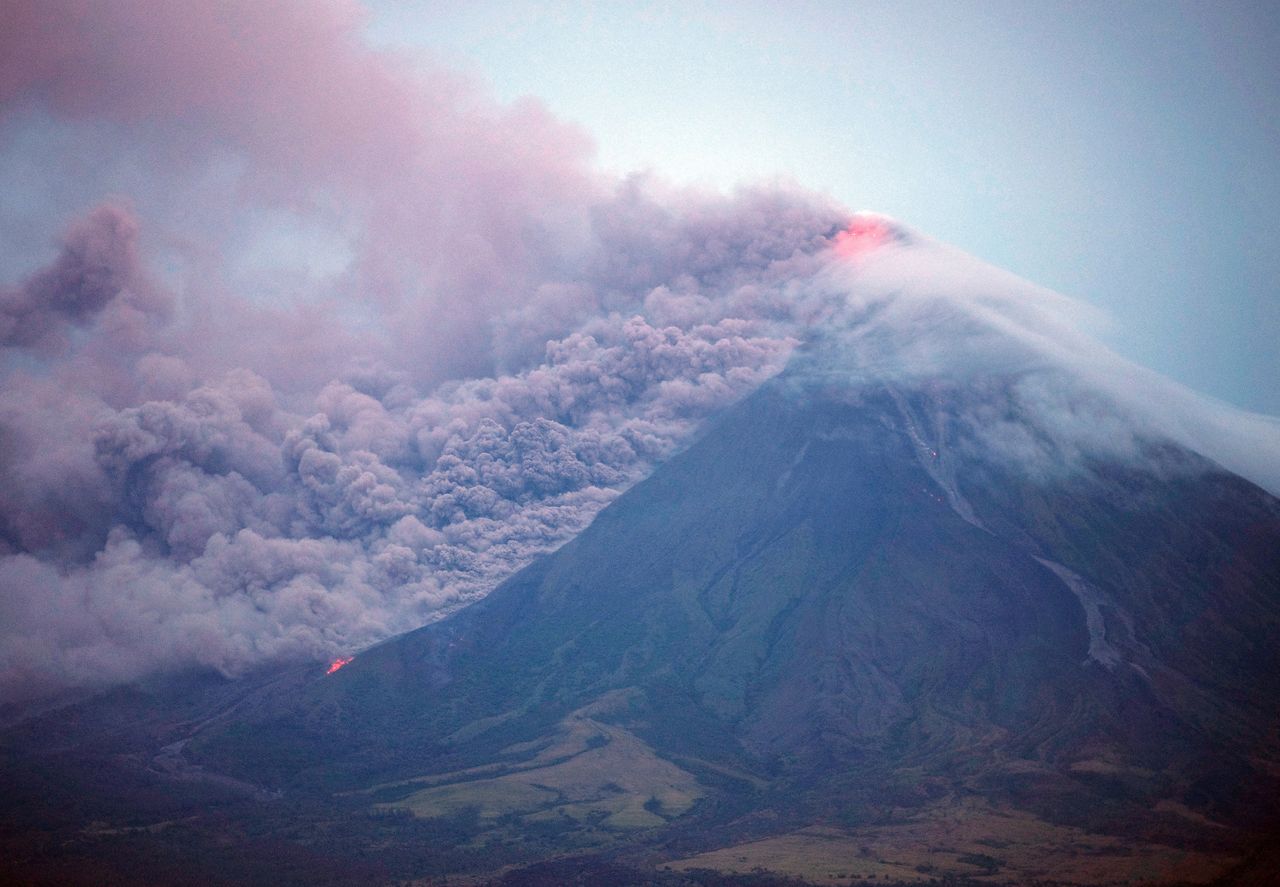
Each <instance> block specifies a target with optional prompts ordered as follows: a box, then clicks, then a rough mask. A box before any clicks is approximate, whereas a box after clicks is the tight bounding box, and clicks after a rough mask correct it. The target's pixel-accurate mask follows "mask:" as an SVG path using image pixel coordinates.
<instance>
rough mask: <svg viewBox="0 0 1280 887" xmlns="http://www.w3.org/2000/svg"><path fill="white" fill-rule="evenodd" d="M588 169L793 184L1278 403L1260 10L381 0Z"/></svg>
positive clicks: (394, 28)
mask: <svg viewBox="0 0 1280 887" xmlns="http://www.w3.org/2000/svg"><path fill="white" fill-rule="evenodd" d="M372 8H373V10H374V16H373V19H372V21H370V22H369V24H368V27H367V33H368V34H369V36H370V38H371V39H372V40H375V41H377V42H379V43H381V44H384V45H396V46H407V47H425V48H428V49H430V50H431V51H433V52H434V53H437V54H439V55H440V56H442V57H444V58H447V59H448V60H449V61H450V62H451V63H452V64H454V65H455V66H457V67H459V68H464V69H468V70H471V71H473V72H474V73H475V74H476V75H477V76H478V77H481V78H483V79H484V80H485V81H486V82H487V83H489V84H490V85H491V87H492V89H493V90H494V91H495V92H496V94H497V95H498V96H499V97H501V98H503V99H507V100H510V99H514V98H516V97H518V96H523V95H534V96H537V97H539V98H540V99H541V100H543V101H544V102H545V103H546V105H547V106H548V108H549V109H550V110H551V111H552V112H553V113H555V114H557V115H559V116H561V117H563V118H565V119H567V120H569V121H573V122H576V123H579V124H581V125H582V127H583V128H584V129H585V130H586V131H587V132H588V133H590V135H591V137H592V138H593V139H594V142H595V145H596V151H597V156H598V158H599V162H600V164H601V165H602V166H603V167H605V168H608V169H613V170H616V171H619V172H626V171H631V170H636V169H646V168H647V169H653V170H656V171H658V172H660V173H662V174H663V175H666V176H669V177H672V178H675V179H678V180H683V181H691V182H698V183H704V184H708V185H714V186H717V187H721V188H731V187H733V186H734V185H735V184H736V183H740V182H744V181H756V180H760V179H766V178H769V177H773V176H784V177H789V178H791V179H793V180H795V181H797V182H799V183H801V184H803V185H804V186H806V187H809V188H813V189H815V190H818V191H820V192H823V193H827V194H831V195H833V196H834V197H835V198H836V199H838V200H839V201H841V202H842V203H843V204H844V205H846V206H849V207H851V208H853V209H870V210H875V211H878V212H882V213H886V214H889V215H891V216H894V217H896V218H899V219H901V220H903V221H904V222H906V223H908V224H910V225H912V226H915V227H916V228H918V229H921V230H923V231H927V232H929V233H930V234H931V235H933V236H935V237H938V238H940V239H942V240H944V241H948V242H951V243H954V244H956V245H958V246H960V247H962V248H964V249H966V250H969V251H970V252H973V253H975V254H977V255H979V256H981V257H982V258H984V259H986V260H988V261H990V262H992V263H994V264H996V265H999V266H1001V267H1006V268H1009V269H1011V270H1013V271H1015V272H1016V273H1018V274H1020V275H1022V276H1024V277H1027V278H1028V279H1030V280H1033V281H1035V282H1037V283H1039V284H1042V285H1044V286H1047V287H1049V288H1052V289H1055V290H1058V291H1060V292H1063V293H1066V294H1068V295H1071V296H1074V297H1078V298H1081V299H1084V300H1086V301H1088V302H1090V303H1092V304H1094V305H1097V306H1099V307H1101V308H1104V309H1105V310H1106V311H1107V312H1108V313H1109V314H1110V316H1111V326H1110V328H1109V330H1107V331H1106V332H1105V335H1106V338H1107V339H1108V341H1109V342H1110V343H1111V344H1113V345H1114V346H1115V347H1117V348H1118V349H1119V350H1120V351H1121V352H1122V353H1123V354H1125V355H1127V356H1129V357H1131V358H1133V359H1134V360H1136V361H1138V362H1139V363H1142V364H1144V365H1147V366H1150V367H1152V368H1154V369H1156V370H1158V371H1160V372H1162V373H1165V374H1167V375H1170V376H1172V377H1173V378H1176V379H1178V380H1180V381H1182V382H1184V383H1186V384H1188V385H1190V386H1191V387H1193V388H1196V389H1197V390H1200V391H1203V392H1206V393H1208V394H1211V395H1213V396H1216V397H1219V398H1222V399H1224V400H1226V401H1228V402H1231V403H1234V404H1236V405H1239V406H1242V407H1245V408H1248V409H1252V410H1256V411H1262V412H1268V413H1271V414H1273V415H1274V414H1280V344H1278V343H1280V250H1276V249H1275V247H1274V245H1275V243H1276V242H1277V241H1278V240H1280V221H1278V218H1280V211H1278V210H1277V208H1278V207H1280V147H1278V146H1280V62H1277V59H1280V9H1278V8H1277V7H1276V5H1275V4H1273V3H1267V2H1256V3H1248V2H1220V3H1200V2H1175V0H1158V2H1125V3H1102V2H1072V3H1065V2H1064V3H1026V2H999V0H987V2H962V0H956V2H946V3H938V2H916V0H895V2H856V3H855V2H836V3H817V2H791V3H761V2H735V3H713V4H707V3H689V2H680V3H649V2H637V3H581V2H558V3H557V2H552V3H447V2H446V3H412V2H409V3H402V2H385V3H384V2H374V3H373V4H372Z"/></svg>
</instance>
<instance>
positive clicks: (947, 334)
mask: <svg viewBox="0 0 1280 887" xmlns="http://www.w3.org/2000/svg"><path fill="white" fill-rule="evenodd" d="M5 15H6V25H5V28H4V29H2V30H0V59H3V60H4V61H3V63H0V165H4V164H5V162H8V161H12V162H13V163H14V164H17V165H21V166H22V168H23V169H26V170H28V171H31V172H32V175H33V176H34V178H33V180H32V181H30V182H27V183H26V184H25V185H24V188H25V189H26V190H25V191H24V194H25V195H26V196H25V197H24V198H22V199H19V200H15V202H14V203H13V204H12V206H11V207H9V206H7V207H6V211H5V217H4V218H3V219H0V222H2V223H3V224H4V226H5V230H6V231H8V232H11V233H12V234H13V237H10V238H9V240H10V241H11V242H14V243H23V244H25V248H24V249H22V250H19V251H15V250H14V249H12V248H6V247H0V259H3V261H5V262H8V263H10V265H11V267H9V268H8V269H4V273H3V279H4V280H9V281H12V282H11V283H6V284H4V285H3V286H0V371H2V372H3V387H2V388H0V696H4V697H9V698H16V697H23V696H30V695H34V694H38V693H42V692H46V691H48V690H51V689H56V688H58V687H64V686H69V685H102V684H109V683H112V682H118V681H121V680H128V679H132V678H135V677H138V676H142V675H145V674H148V673H151V672H154V671H157V670H162V669H168V668H181V667H190V666H198V667H207V668H214V669H218V670H221V671H222V672H224V673H226V674H229V675H234V674H237V673H239V672H242V671H244V670H245V669H247V668H249V667H252V666H253V665H255V664H257V663H261V662H263V661H267V660H270V659H273V658H278V657H293V658H298V657H311V658H315V659H317V660H320V659H324V660H328V659H331V658H333V656H336V655H340V654H343V653H347V652H349V651H352V650H354V649H358V648H360V647H361V646H364V645H366V644H369V643H372V642H375V641H377V640H379V639H382V638H385V637H387V636H389V635H391V634H393V633H396V632H400V631H404V630H407V629H411V628H413V627H416V626H418V625H421V624H423V623H424V622H426V621H429V620H430V619H432V618H435V617H436V616H438V615H439V614H441V613H443V612H445V611H447V610H448V609H449V608H450V607H453V606H457V605H459V604H460V603H463V602H465V601H468V600H471V599H474V598H475V597H477V596H479V595H482V594H484V593H485V592H486V591H487V590H488V589H490V588H492V587H493V585H494V584H496V583H497V582H498V581H500V580H501V579H502V578H503V577H505V576H507V575H509V574H510V573H511V572H512V571H514V570H515V569H517V568H518V567H520V566H521V565H523V564H524V563H527V562H528V561H529V560H530V559H531V558H532V557H533V556H535V555H536V554H538V553H541V552H544V551H547V550H550V549H552V548H554V547H556V546H557V545H559V544H561V543H563V542H564V541H566V540H567V539H569V538H571V537H572V536H573V535H574V534H575V533H577V532H578V531H579V530H580V529H581V528H582V527H584V526H585V525H586V524H587V523H588V522H589V521H590V520H591V518H592V517H593V516H594V515H595V514H596V513H597V512H598V511H599V509H600V508H602V507H603V506H604V505H605V504H607V503H608V502H609V501H611V500H612V499H613V498H614V497H616V496H617V495H618V494H619V492H621V491H622V490H624V489H625V488H626V487H627V486H629V485H630V484H632V483H633V482H635V481H636V480H637V479H639V478H641V477H643V476H644V475H645V474H646V473H647V472H649V471H650V470H651V469H652V468H653V467H654V465H656V464H657V463H658V462H660V461H661V460H662V459H664V458H666V457H667V456H669V455H670V454H671V453H672V452H674V451H675V450H677V449H678V448H679V447H680V446H682V445H683V444H684V443H685V442H687V441H688V440H689V439H690V438H691V436H692V435H693V434H694V433H695V432H696V430H697V429H698V427H699V425H700V423H701V422H702V421H703V420H704V419H706V418H707V417H708V416H710V415H712V414H713V413H714V412H716V411H717V410H719V409H722V408H723V407H725V406H726V405H728V404H730V403H732V402H733V401H734V400H735V399H737V398H739V397H741V396H743V395H744V394H746V393H747V392H749V391H751V390H752V389H753V388H754V387H756V386H757V385H759V384H760V382H761V381H762V380H764V379H766V378H768V377H769V376H771V375H773V374H775V373H777V372H778V371H779V370H781V369H782V367H783V366H784V365H785V364H786V363H787V361H788V359H789V357H790V356H791V354H792V352H793V349H794V348H795V346H796V345H797V344H798V343H800V342H801V341H803V340H807V339H811V338H812V337H813V336H814V335H815V334H817V333H816V332H815V331H817V330H824V329H825V330H828V331H839V332H838V333H836V334H837V335H839V336H842V337H843V339H842V341H841V349H842V353H845V354H847V355H849V356H850V358H849V361H848V362H847V365H845V366H844V367H843V371H847V372H850V373H854V374H858V373H861V374H866V375H869V376H878V377H880V378H895V379H896V378H902V379H907V378H913V377H917V378H924V377H929V376H938V375H950V376H952V377H954V376H956V375H957V374H958V373H960V372H962V371H965V372H976V371H977V370H978V369H979V368H982V367H989V365H991V364H992V362H993V361H995V362H996V363H998V364H999V365H1000V368H1002V369H1003V370H1011V369H1012V370H1017V371H1018V372H1020V373H1022V377H1023V378H1024V384H1023V387H1022V388H1021V389H1020V390H1021V391H1022V392H1023V396H1025V399H1026V400H1027V401H1028V403H1033V404H1034V403H1035V402H1037V400H1038V402H1039V404H1040V407H1041V408H1042V409H1040V412H1041V413H1043V414H1044V415H1046V416H1048V415H1062V416H1065V418H1063V420H1062V421H1063V422H1064V423H1067V424H1071V423H1072V422H1074V423H1075V424H1076V425H1082V424H1085V423H1084V422H1082V421H1076V420H1077V419H1079V417H1076V419H1072V417H1070V416H1067V415H1066V414H1063V413H1061V411H1058V412H1055V410H1057V407H1056V406H1053V408H1052V409H1051V408H1050V406H1052V405H1050V404H1049V401H1050V399H1051V398H1050V397H1049V396H1048V395H1047V394H1045V393H1044V389H1043V387H1040V388H1037V383H1036V379H1038V378H1043V377H1042V376H1040V375H1037V373H1036V372H1034V370H1036V369H1038V368H1044V367H1050V366H1051V367H1054V368H1058V369H1061V368H1064V367H1066V368H1071V369H1073V371H1079V372H1085V371H1087V372H1088V373H1090V374H1091V377H1105V380H1111V381H1114V380H1115V379H1116V378H1118V377H1124V378H1123V379H1121V381H1120V382H1118V383H1117V384H1114V385H1111V387H1110V388H1109V389H1108V390H1112V391H1120V392H1123V391H1125V390H1132V389H1133V388H1134V387H1135V386H1136V387H1137V388H1142V387H1143V386H1146V387H1147V388H1151V387H1152V385H1155V383H1151V384H1148V381H1147V380H1145V379H1139V380H1137V381H1134V379H1133V378H1132V377H1133V376H1134V374H1135V373H1140V371H1138V370H1136V369H1135V368H1132V367H1130V366H1129V365H1128V364H1124V363H1123V362H1122V361H1119V359H1118V358H1114V355H1110V352H1106V351H1105V349H1100V348H1099V347H1098V346H1096V345H1093V344H1092V343H1091V342H1090V340H1088V339H1087V338H1085V337H1084V336H1082V335H1081V334H1079V333H1078V332H1076V331H1075V326H1076V323H1077V321H1078V320H1079V318H1078V317H1076V316H1075V315H1077V314H1078V313H1079V311H1080V309H1079V306H1077V305H1075V304H1074V303H1071V302H1069V301H1067V300H1064V299H1061V298H1058V297H1051V296H1049V295H1046V294H1033V295H1027V294H1028V293H1030V292H1031V291H1030V290H1029V288H1027V287H1026V286H1025V285H1024V284H1021V283H1018V284H1016V285H1013V284H1011V283H1010V282H1009V281H1008V280H1005V279H998V280H997V279H995V278H993V277H991V275H990V274H988V273H987V272H975V271H973V268H972V265H971V264H970V265H965V264H964V263H960V265H958V266H957V265H956V264H955V263H954V262H952V261H951V260H950V259H945V260H943V259H939V258H938V254H937V250H936V249H935V248H934V247H932V246H929V245H928V244H927V243H925V242H924V241H923V239H921V238H918V237H917V236H915V235H911V234H909V233H908V232H905V231H904V230H903V229H901V228H899V227H896V226H894V225H892V224H891V223H888V222H887V221H882V220H870V221H868V220H866V219H864V220H863V221H861V222H859V223H858V224H855V225H854V226H853V227H852V228H850V227H849V216H848V214H847V213H846V212H844V211H843V210H842V209H841V208H839V207H837V206H835V205H833V204H831V203H830V202H828V201H826V200H824V199H821V198H819V197H817V196H815V195H811V194H807V193H804V192H801V191H799V190H798V189H796V188H794V187H790V186H785V185H774V186H769V187H760V188H756V189H753V190H744V191H742V192H739V193H737V194H735V195H733V196H727V197H726V196H721V195H715V194H705V193H699V192H695V191H688V190H679V189H673V188H670V187H668V186H665V185H663V184H662V183H660V182H657V181H655V180H652V179H650V178H648V177H644V176H638V177H632V178H629V179H625V180H622V181H616V180H612V179H608V178H605V177H603V176H600V175H597V174H595V173H593V172H592V170H591V167H590V154H591V148H590V143H589V141H588V140H587V139H586V138H585V137H584V136H583V135H582V134H581V133H579V132H578V131H576V130H575V129H573V128H572V127H570V126H567V125H565V124H563V123H561V122H559V121H557V120H555V119H554V118H552V117H551V116H550V115H549V114H548V113H547V112H546V111H544V110H543V109H541V108H540V107H539V106H538V105H537V104H536V103H535V102H532V101H522V102H519V103H516V104H515V105H513V106H510V107H503V106H500V105H498V104H496V103H494V102H493V101H491V100H489V99H488V98H486V97H485V95H484V93H483V91H482V90H480V89H479V88H478V87H477V86H476V85H475V84H473V83H470V82H469V81H467V80H466V79H465V78H462V77H459V76H458V75H456V74H453V73H451V72H448V71H445V70H442V69H439V68H433V67H430V66H427V65H425V64H424V63H423V61H422V60H420V59H408V58H404V57H400V56H396V55H393V54H389V53H385V52H378V51H374V50H372V49H370V48H369V47H368V46H367V45H366V44H365V43H364V41H363V40H362V38H361V35H360V27H361V22H362V13H361V10H360V9H359V8H358V7H357V6H356V5H354V4H353V3H349V2H346V0H329V2H322V3H316V2H314V0H307V2H302V0H296V2H281V3H270V4H264V3H258V2H248V0H224V2H219V3H213V4H195V5H189V4H172V3H165V2H159V0H157V2H148V0H130V2H121V3H112V4H89V5H87V6H86V5H84V4H71V3H66V4H64V3H60V2H57V0H41V2H25V0H17V2H10V3H8V4H7V5H6V13H5ZM846 229H848V230H846ZM31 232H38V235H39V239H38V240H33V239H32V238H34V237H36V234H33V233H31ZM842 232H843V233H842ZM871 240H874V241H875V242H874V243H871V242H870V241H871ZM46 241H49V242H53V243H54V244H55V250H54V252H52V253H47V254H44V256H43V262H36V261H33V260H32V259H31V256H33V255H36V254H39V252H40V250H41V249H42V248H43V243H44V242H46ZM833 247H834V248H833ZM864 247H865V248H864ZM956 267H959V268H961V271H960V272H959V274H960V277H959V278H955V273H956V272H955V271H954V269H955V268H956ZM947 268H952V269H953V270H952V272H947V271H946V269H947ZM964 269H968V270H964ZM947 273H951V274H952V277H949V278H948V277H945V276H944V275H945V274H947ZM992 273H994V272H992ZM984 275H985V276H984ZM1024 296H1025V298H1024ZM1010 343H1013V344H1010ZM1130 383H1132V384H1130ZM1161 384H1163V383H1161ZM1155 387H1156V388H1159V390H1160V391H1166V392H1167V391H1170V390H1172V389H1170V388H1168V386H1165V387H1163V388H1160V387H1159V385H1155ZM1153 390H1154V389H1153ZM1177 397H1183V396H1182V395H1177V396H1175V397H1174V400H1177ZM1139 399H1141V398H1139ZM1192 401H1194V398H1193V397H1192V396H1191V395H1189V394H1188V395H1185V397H1183V399H1182V401H1179V402H1178V404H1179V405H1178V406H1177V408H1176V409H1174V410H1173V414H1174V415H1175V417H1177V420H1178V421H1182V422H1184V425H1185V427H1183V428H1182V429H1181V431H1180V434H1181V437H1179V439H1184V440H1186V439H1191V438H1195V437H1196V435H1199V438H1200V439H1199V440H1198V444H1204V442H1205V441H1206V440H1209V441H1211V442H1212V441H1217V442H1218V444H1220V445H1219V446H1218V451H1219V452H1224V451H1225V449H1229V447H1230V446H1238V445H1239V446H1245V447H1246V448H1247V446H1248V444H1249V441H1251V440H1257V439H1258V438H1257V437H1256V435H1255V436H1254V437H1250V434H1252V433H1253V432H1249V433H1248V434H1242V433H1236V431H1238V429H1239V428H1240V422H1239V421H1238V419H1237V418H1236V417H1233V416H1230V415H1228V414H1227V413H1225V412H1222V413H1219V414H1214V413H1212V411H1208V412H1206V410H1205V409H1203V408H1202V407H1201V406H1197V405H1196V404H1198V403H1199V402H1198V401H1196V402H1195V404H1193V403H1192ZM1150 407H1151V404H1150V401H1149V400H1148V401H1147V412H1148V413H1150V412H1151V409H1150ZM1214 416H1217V417H1218V418H1216V419H1215V418H1214ZM1188 417H1189V418H1188ZM1206 417H1207V418H1206ZM1165 419H1166V420H1167V419H1168V417H1165ZM1219 420H1220V426H1221V427H1218V428H1217V429H1216V430H1215V428H1213V427H1211V426H1213V423H1214V422H1215V421H1219ZM1258 421H1262V420H1258ZM1255 424H1256V423H1255ZM1095 425H1096V423H1095ZM1165 425H1166V426H1168V425H1169V422H1168V421H1165ZM1232 429H1234V430H1232ZM1174 430H1175V431H1177V430H1178V429H1174ZM1228 430H1231V433H1227V431H1228ZM1273 437H1274V435H1273ZM1016 439H1017V436H1016V435H1015V434H1012V433H1010V434H1008V435H1004V436H1003V437H1002V440H1005V441H1006V442H1007V441H1013V440H1016ZM1224 441H1225V442H1226V443H1225V444H1223V443H1222V442H1224ZM1232 442H1234V443H1232ZM1024 449H1025V448H1024ZM1023 456H1024V457H1025V458H1028V459H1034V458H1037V456H1036V455H1035V454H1028V453H1023ZM1227 461H1229V460H1227ZM1244 461H1247V460H1243V461H1242V460H1237V463H1236V464H1235V465H1233V467H1237V468H1240V467H1241V466H1243V464H1244ZM1255 467H1257V466H1255ZM1273 467H1274V466H1273V465H1272V466H1270V468H1273ZM1270 468H1269V467H1268V466H1265V465H1264V466H1263V469H1265V470H1270ZM1260 470H1262V469H1260ZM1263 473H1265V471H1264V472H1263ZM1255 476H1257V473H1255Z"/></svg>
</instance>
